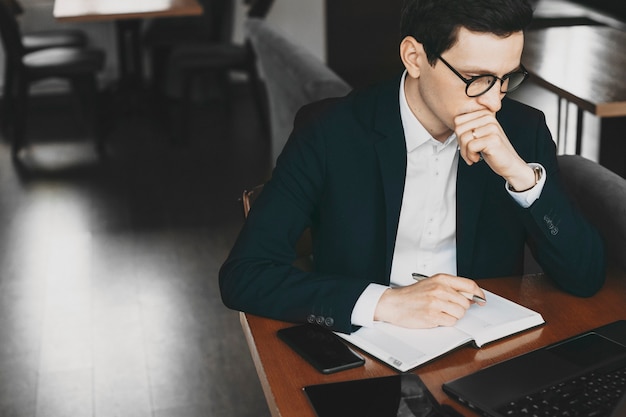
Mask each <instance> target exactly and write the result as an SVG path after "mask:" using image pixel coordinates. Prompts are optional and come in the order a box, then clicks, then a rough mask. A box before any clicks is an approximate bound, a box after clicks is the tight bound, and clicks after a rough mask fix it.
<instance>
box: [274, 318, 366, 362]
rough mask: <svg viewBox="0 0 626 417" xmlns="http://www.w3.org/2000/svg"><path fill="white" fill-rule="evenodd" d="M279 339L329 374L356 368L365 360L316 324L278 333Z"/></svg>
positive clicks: (295, 327) (299, 326) (287, 329)
mask: <svg viewBox="0 0 626 417" xmlns="http://www.w3.org/2000/svg"><path fill="white" fill-rule="evenodd" d="M277 334H278V337H279V338H280V339H281V340H282V341H284V342H285V343H286V344H287V345H289V346H290V347H291V348H292V349H293V350H294V351H296V352H297V353H298V354H299V355H300V356H302V357H303V358H304V359H305V360H306V361H307V362H309V363H310V364H311V365H313V366H314V367H315V369H317V370H318V371H320V372H322V373H324V374H329V373H333V372H338V371H341V370H344V369H350V368H355V367H357V366H361V365H363V364H364V363H365V359H363V357H361V356H360V355H358V354H357V353H356V352H354V351H353V350H352V349H350V348H349V347H348V346H347V345H346V344H345V343H344V342H343V341H342V340H341V339H340V338H339V336H337V335H336V334H334V333H333V332H331V331H330V330H327V329H324V328H322V327H320V326H317V325H314V324H301V325H298V326H294V327H287V328H284V329H280V330H279V331H278V333H277Z"/></svg>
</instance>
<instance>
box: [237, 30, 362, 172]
mask: <svg viewBox="0 0 626 417" xmlns="http://www.w3.org/2000/svg"><path fill="white" fill-rule="evenodd" d="M245 26H246V32H247V33H246V37H247V39H248V41H249V42H250V44H251V45H252V48H253V50H254V55H255V57H256V61H257V65H258V67H259V73H260V75H261V78H262V79H263V80H264V81H265V86H266V91H267V99H268V109H269V126H270V136H271V144H272V158H273V159H272V163H275V161H276V158H277V157H278V155H279V154H280V152H281V151H282V148H283V146H284V144H285V142H286V141H287V138H288V137H289V134H290V133H291V130H292V127H293V121H294V117H295V114H296V112H297V111H298V109H300V107H302V106H303V105H305V104H308V103H311V102H313V101H318V100H321V99H323V98H327V97H337V96H343V95H345V94H347V93H348V92H349V91H350V90H351V87H350V86H349V85H348V84H347V83H346V82H345V81H344V80H343V79H341V77H339V76H338V75H337V74H335V73H334V72H333V71H332V70H331V69H330V68H328V66H326V65H325V64H324V63H323V62H322V61H321V60H320V59H319V58H317V57H316V56H315V55H313V54H312V53H311V52H309V51H307V50H306V49H305V48H303V47H302V46H299V45H296V44H294V43H293V42H291V41H290V40H288V39H287V38H286V37H285V36H284V35H282V34H281V33H279V32H278V31H277V30H275V29H274V28H272V27H271V26H270V25H269V24H268V23H267V22H266V21H265V20H263V19H258V18H249V19H247V21H246V23H245Z"/></svg>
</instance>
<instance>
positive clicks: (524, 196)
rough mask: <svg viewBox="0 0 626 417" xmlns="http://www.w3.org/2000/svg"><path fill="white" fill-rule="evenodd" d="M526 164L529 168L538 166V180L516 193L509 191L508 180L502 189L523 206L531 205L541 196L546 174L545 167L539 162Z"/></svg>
mask: <svg viewBox="0 0 626 417" xmlns="http://www.w3.org/2000/svg"><path fill="white" fill-rule="evenodd" d="M528 166H529V167H531V168H535V167H540V168H541V171H542V173H541V178H539V182H538V183H537V184H536V185H535V186H534V187H533V188H531V189H529V190H526V191H522V192H520V193H518V192H515V191H511V189H510V188H509V183H508V181H507V182H506V183H505V184H504V189H505V190H506V191H507V192H508V193H509V194H510V195H511V197H513V199H514V200H515V201H517V204H519V205H520V206H522V207H523V208H528V207H530V206H532V204H533V203H534V202H535V201H536V200H537V199H538V198H539V197H540V196H541V191H543V186H544V184H545V183H546V177H547V176H548V174H547V173H546V170H545V168H544V167H543V166H542V165H541V164H535V163H530V164H528Z"/></svg>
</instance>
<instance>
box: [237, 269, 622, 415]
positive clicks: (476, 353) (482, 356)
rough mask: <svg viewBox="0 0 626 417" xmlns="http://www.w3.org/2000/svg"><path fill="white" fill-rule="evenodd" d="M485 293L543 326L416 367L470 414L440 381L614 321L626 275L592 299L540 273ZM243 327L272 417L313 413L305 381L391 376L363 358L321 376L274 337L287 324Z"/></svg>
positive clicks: (498, 283) (262, 321)
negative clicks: (538, 317)
mask: <svg viewBox="0 0 626 417" xmlns="http://www.w3.org/2000/svg"><path fill="white" fill-rule="evenodd" d="M480 285H481V286H482V287H484V288H486V289H487V290H489V291H492V292H494V293H497V294H500V295H502V296H504V297H506V298H509V299H511V300H514V301H516V302H518V303H521V304H522V305H525V306H527V307H529V308H531V309H533V310H536V311H538V312H540V313H541V314H542V315H543V317H544V319H545V320H546V324H545V325H543V326H540V327H538V328H535V329H532V330H528V331H525V332H522V333H520V334H518V335H515V336H511V337H508V338H505V339H502V340H500V341H497V342H493V343H491V344H488V345H487V346H484V347H482V348H481V349H476V348H473V347H470V346H466V347H462V348H460V349H457V350H455V351H453V352H451V353H448V354H446V355H445V356H442V357H441V358H439V359H436V360H434V361H432V362H430V363H429V364H426V365H423V366H420V367H418V368H416V369H415V370H414V372H415V373H417V374H418V375H419V376H420V377H421V378H422V380H423V381H424V382H425V383H426V384H427V385H428V387H429V388H430V390H431V391H432V393H433V395H434V396H435V397H436V398H437V400H438V401H439V402H441V403H445V404H449V405H452V406H453V407H454V408H455V409H457V410H458V411H459V412H461V413H462V414H463V415H467V416H474V415H476V414H474V413H472V412H471V411H470V410H469V409H468V408H464V407H463V406H461V405H460V404H458V403H456V402H455V401H454V400H452V399H451V398H450V397H448V396H447V395H446V394H445V393H444V392H443V391H442V389H441V385H442V384H443V383H444V382H446V381H449V380H452V379H455V378H458V377H460V376H463V375H467V374H469V373H471V372H473V371H476V370H478V369H481V368H483V367H485V366H487V365H491V364H494V363H497V362H501V361H503V360H505V359H508V358H511V357H513V356H516V355H519V354H522V353H525V352H528V351H530V350H533V349H536V348H539V347H542V346H545V345H548V344H551V343H554V342H557V341H559V340H562V339H565V338H567V337H569V336H573V335H576V334H578V333H581V332H584V331H587V330H589V329H592V328H594V327H597V326H600V325H603V324H606V323H609V322H612V321H614V320H618V319H626V303H625V302H624V298H625V297H626V273H625V272H624V271H617V270H614V271H611V272H610V273H609V274H608V279H607V283H606V284H605V286H604V287H603V289H602V290H601V291H600V292H599V293H598V294H596V295H595V296H594V297H591V298H578V297H574V296H571V295H568V294H566V293H564V292H562V291H561V290H559V289H558V288H556V287H555V286H554V285H553V284H552V283H551V282H550V281H549V280H548V279H547V278H546V277H545V276H544V275H541V274H539V275H527V276H524V277H521V278H520V277H509V278H497V279H487V280H482V281H481V282H480ZM241 325H242V327H243V331H244V334H245V336H246V339H247V341H248V345H249V347H250V352H251V354H252V358H253V360H254V364H255V366H256V369H257V373H258V376H259V378H260V380H261V384H262V386H263V390H264V392H265V398H266V400H267V403H268V406H269V409H270V411H271V413H272V416H273V417H278V416H282V417H314V416H315V414H314V412H313V410H312V408H311V406H310V405H309V403H308V401H307V399H306V397H305V395H304V393H303V392H302V388H303V387H304V386H306V385H311V384H320V383H328V382H337V381H345V380H350V379H361V378H372V377H378V376H386V375H393V374H395V373H396V371H394V370H393V369H392V368H390V367H388V366H386V365H384V364H382V363H381V362H379V361H377V360H376V359H373V358H372V357H370V356H368V355H367V354H364V356H366V363H365V366H363V367H360V368H356V369H351V370H348V371H342V372H339V373H336V374H331V375H323V374H321V373H319V372H317V371H316V370H315V369H313V368H312V367H311V366H310V365H309V364H308V363H306V362H305V361H304V360H303V359H301V358H300V357H299V356H298V355H297V354H296V353H294V352H293V351H292V350H291V349H290V348H288V347H287V346H286V345H285V344H284V343H283V342H282V341H280V340H279V339H278V338H277V337H276V331H277V330H278V329H280V328H283V327H287V326H291V325H292V324H290V323H285V322H280V321H275V320H270V319H266V318H261V317H257V316H253V315H248V314H243V313H242V314H241Z"/></svg>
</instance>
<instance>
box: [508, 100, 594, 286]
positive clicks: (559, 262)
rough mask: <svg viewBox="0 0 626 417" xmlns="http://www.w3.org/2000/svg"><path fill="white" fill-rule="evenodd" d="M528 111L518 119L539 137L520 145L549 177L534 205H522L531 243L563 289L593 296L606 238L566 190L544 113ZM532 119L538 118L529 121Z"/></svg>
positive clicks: (523, 153)
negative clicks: (527, 113) (601, 235)
mask: <svg viewBox="0 0 626 417" xmlns="http://www.w3.org/2000/svg"><path fill="white" fill-rule="evenodd" d="M518 105H519V103H518ZM528 111H532V112H533V113H535V114H534V115H531V116H530V117H520V118H518V119H517V120H518V121H523V123H525V124H526V127H527V128H528V127H529V126H530V128H532V129H535V132H534V138H535V142H534V143H532V146H530V147H529V146H527V145H530V144H529V143H526V144H519V149H521V151H520V155H521V156H522V158H524V159H525V160H526V161H527V162H539V163H541V164H542V165H543V166H544V168H545V170H546V174H547V179H546V183H545V185H544V188H543V191H542V193H541V196H540V197H539V199H538V200H536V201H535V202H534V203H533V204H532V205H531V207H530V208H528V209H522V210H521V219H522V221H523V223H524V225H525V228H526V231H527V234H528V237H527V243H528V245H529V247H530V249H531V251H532V253H533V255H534V257H535V259H536V260H537V261H538V262H539V264H540V265H541V266H542V268H543V270H544V272H545V273H546V274H547V275H548V276H549V277H551V278H552V279H553V280H554V281H555V282H556V283H557V285H559V286H560V287H561V288H562V289H563V290H565V291H567V292H570V293H572V294H574V295H577V296H591V295H593V294H595V293H596V292H597V291H598V290H599V289H600V288H601V287H602V285H603V283H604V280H605V275H606V272H605V265H606V260H605V253H604V244H603V241H602V239H601V237H600V235H599V233H598V231H597V230H596V229H595V228H594V227H593V226H592V225H591V224H590V223H589V222H588V221H587V219H585V218H584V217H583V215H582V214H581V213H580V211H578V210H577V208H576V206H575V204H574V203H573V202H572V201H571V199H570V198H569V196H568V195H567V194H566V192H565V188H564V186H563V184H562V181H561V177H560V172H559V169H558V164H557V159H556V151H555V144H554V141H553V140H552V137H551V135H550V132H549V130H548V128H547V126H546V124H545V119H544V117H543V115H541V116H538V115H537V114H536V113H538V112H537V111H535V110H534V109H533V110H528ZM517 114H524V111H520V112H518V113H517ZM530 120H535V123H528V122H529V121H530ZM530 137H533V136H530ZM526 140H527V139H526ZM530 148H534V149H535V151H534V152H533V151H531V150H530Z"/></svg>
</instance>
